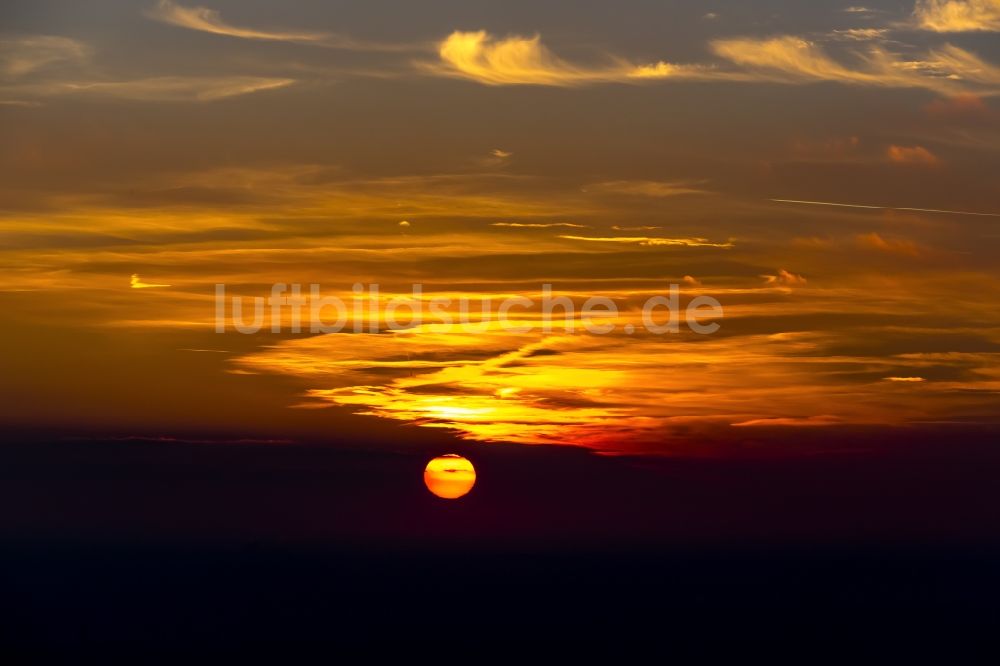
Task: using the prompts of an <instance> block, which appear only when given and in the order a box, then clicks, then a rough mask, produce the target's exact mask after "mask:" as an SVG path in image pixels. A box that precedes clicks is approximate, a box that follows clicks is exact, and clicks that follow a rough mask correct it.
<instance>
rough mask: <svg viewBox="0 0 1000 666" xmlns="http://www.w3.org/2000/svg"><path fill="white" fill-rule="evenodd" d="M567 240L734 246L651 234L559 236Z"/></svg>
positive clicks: (651, 244)
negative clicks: (598, 236)
mask: <svg viewBox="0 0 1000 666" xmlns="http://www.w3.org/2000/svg"><path fill="white" fill-rule="evenodd" d="M559 238H565V239H567V240H578V241H591V242H594V243H625V244H629V245H649V246H660V245H681V246H686V247H721V248H730V247H733V243H732V242H726V243H713V242H712V241H710V240H708V239H707V238H655V237H650V236H605V237H600V238H593V237H590V236H559Z"/></svg>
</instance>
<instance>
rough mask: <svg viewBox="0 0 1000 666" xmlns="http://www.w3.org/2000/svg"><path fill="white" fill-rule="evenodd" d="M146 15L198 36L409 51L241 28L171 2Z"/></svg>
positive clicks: (322, 35)
mask: <svg viewBox="0 0 1000 666" xmlns="http://www.w3.org/2000/svg"><path fill="white" fill-rule="evenodd" d="M147 15H148V16H149V17H150V18H152V19H155V20H157V21H161V22H163V23H169V24H170V25H175V26H178V27H181V28H187V29H188V30H197V31H199V32H207V33H211V34H213V35H224V36H226V37H236V38H239V39H255V40H262V41H272V42H292V43H299V44H313V45H316V46H325V47H329V48H341V49H350V50H362V51H399V50H407V49H409V48H412V47H410V46H406V45H393V44H376V43H373V42H364V41H360V40H356V39H353V38H351V37H348V36H346V35H338V34H334V33H330V32H313V31H308V30H282V29H270V30H266V29H261V28H245V27H240V26H236V25H233V24H231V23H228V22H226V21H224V20H223V19H222V15H221V14H220V13H219V12H218V11H217V10H214V9H208V8H206V7H185V6H183V5H178V4H177V3H175V2H171V0H160V2H159V3H158V4H157V5H156V7H155V8H153V9H151V10H150V11H149V12H147Z"/></svg>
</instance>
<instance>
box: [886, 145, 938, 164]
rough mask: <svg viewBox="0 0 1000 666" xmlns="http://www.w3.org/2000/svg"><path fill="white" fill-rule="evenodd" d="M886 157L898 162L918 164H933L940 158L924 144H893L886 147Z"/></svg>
mask: <svg viewBox="0 0 1000 666" xmlns="http://www.w3.org/2000/svg"><path fill="white" fill-rule="evenodd" d="M886 157H888V158H889V161H890V162H895V163H896V164H918V165H923V166H932V165H934V164H937V163H938V162H939V161H940V160H938V158H937V157H936V156H935V155H934V153H932V152H931V151H929V150H927V149H926V148H924V147H923V146H896V145H892V146H889V148H888V149H886Z"/></svg>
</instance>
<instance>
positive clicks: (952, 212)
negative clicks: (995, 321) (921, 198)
mask: <svg viewBox="0 0 1000 666" xmlns="http://www.w3.org/2000/svg"><path fill="white" fill-rule="evenodd" d="M768 201H774V202H775V203H790V204H804V205H806V206H837V207H839V208H866V209H868V210H908V211H910V212H915V213H944V214H946V215H975V216H976V217H1000V213H973V212H970V211H967V210H941V209H939V208H910V207H907V206H864V205H862V204H846V203H833V202H832V201H800V200H798V199H768Z"/></svg>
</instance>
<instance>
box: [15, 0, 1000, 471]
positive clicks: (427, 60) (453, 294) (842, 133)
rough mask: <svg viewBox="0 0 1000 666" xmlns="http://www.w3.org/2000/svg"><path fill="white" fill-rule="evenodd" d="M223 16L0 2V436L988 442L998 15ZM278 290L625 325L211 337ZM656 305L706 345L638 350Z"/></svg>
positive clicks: (308, 7) (607, 444)
mask: <svg viewBox="0 0 1000 666" xmlns="http://www.w3.org/2000/svg"><path fill="white" fill-rule="evenodd" d="M202 1H204V2H208V1H209V0H185V2H172V1H167V0H164V1H161V2H157V1H156V0H148V1H140V2H123V1H97V2H89V3H78V2H48V1H45V0H36V1H32V2H27V1H23V2H22V1H20V0H10V1H8V2H5V3H4V6H3V8H2V9H0V19H2V20H0V255H2V258H3V269H4V270H3V272H2V275H0V303H2V307H0V340H2V343H3V346H4V349H5V352H4V354H3V355H2V357H0V375H2V377H3V380H2V389H3V392H4V400H3V401H2V403H0V424H2V425H3V426H4V427H6V428H11V429H27V430H31V429H44V428H57V429H60V430H63V431H70V432H102V433H108V432H115V433H123V434H126V435H132V436H161V435H179V434H188V435H189V434H191V433H196V434H198V435H199V436H212V437H235V436H237V435H238V436H239V437H252V438H258V439H261V440H262V441H265V442H269V441H276V442H277V441H285V440H286V439H296V438H312V439H322V438H324V437H328V436H332V434H334V433H336V434H337V436H340V437H349V438H354V439H355V440H357V441H368V440H373V441H375V440H377V441H387V440H388V441H392V442H394V443H401V444H402V445H404V446H405V445H406V444H407V443H408V442H418V441H423V438H428V437H434V438H437V437H446V438H457V439H464V440H470V441H475V442H484V443H497V444H499V443H515V444H527V445H531V444H558V445H569V446H578V447H584V448H587V449H590V450H593V451H597V452H600V453H604V454H609V455H615V454H651V455H671V454H677V453H688V454H692V453H698V452H700V451H717V450H727V449H730V448H733V447H737V448H738V447H740V446H744V445H749V444H748V443H751V444H752V446H753V447H754V448H755V449H760V450H768V449H773V450H776V451H778V450H780V451H787V450H794V447H795V445H796V444H795V442H796V438H797V437H799V433H807V432H808V433H813V432H818V431H822V432H824V433H827V432H833V433H836V432H837V431H838V429H839V430H840V431H843V432H845V433H846V432H852V431H853V430H852V429H858V428H866V429H876V430H881V429H885V430H887V431H892V432H894V433H899V432H910V431H914V430H921V429H927V428H933V429H934V431H935V432H940V429H941V428H944V429H945V431H947V429H948V428H949V427H954V428H955V431H956V432H959V431H961V432H966V431H967V430H968V428H970V427H972V428H976V427H982V428H992V427H994V426H995V425H996V423H997V420H998V415H1000V410H998V407H1000V401H998V390H1000V314H998V308H997V304H998V301H1000V269H998V265H997V261H996V257H997V256H998V249H1000V227H998V225H1000V194H998V193H1000V182H998V180H1000V101H998V99H997V97H998V95H1000V40H998V39H997V36H998V35H997V33H1000V2H998V1H997V0H969V1H959V0H919V1H918V2H916V4H914V3H913V2H912V1H910V0H907V1H905V2H870V3H865V5H864V6H860V5H857V6H852V5H851V4H849V3H848V2H846V1H845V2H827V1H822V2H808V3H803V2H797V3H793V2H787V1H786V2H776V1H773V2H772V1H759V2H752V3H751V2H745V1H739V2H652V1H630V2H618V3H604V4H600V5H599V4H597V3H574V2H541V3H540V2H505V3H502V4H501V3H487V2H475V1H463V2H445V1H441V2H435V3H432V4H431V5H428V4H426V3H419V4H418V3H405V2H318V1H317V2H283V3H267V2H258V1H249V2H224V1H221V0H220V1H215V0H212V1H211V4H206V5H201V4H194V3H195V2H202ZM275 283H283V284H301V285H310V284H318V285H321V286H322V290H323V291H322V293H323V294H325V295H334V296H339V297H341V298H345V299H346V298H349V297H350V295H351V294H352V291H351V290H352V286H353V285H354V284H363V285H370V284H376V283H377V284H378V285H379V286H380V288H381V290H382V291H383V292H384V293H385V294H396V293H409V292H410V290H411V287H412V285H414V284H420V285H422V287H423V291H424V295H425V296H426V297H427V298H430V297H433V296H442V297H450V298H452V299H453V300H455V301H457V300H458V299H460V298H466V299H468V300H469V301H470V302H472V303H474V304H475V305H474V306H473V307H474V309H475V308H477V307H478V308H480V311H481V305H482V303H483V301H484V300H486V299H489V298H502V297H509V296H524V297H534V296H537V295H538V294H539V293H540V292H541V290H542V288H543V285H546V284H548V285H551V288H552V290H553V291H554V292H556V293H557V294H558V295H561V296H566V297H567V298H569V299H570V300H571V301H572V302H573V303H574V304H580V303H582V302H583V301H584V300H586V299H587V298H590V297H605V298H609V299H612V301H613V302H614V303H615V304H616V306H617V308H618V311H619V319H618V320H617V323H618V324H620V325H619V326H618V328H616V330H615V331H613V332H611V333H608V334H601V335H596V334H590V333H587V332H581V331H579V330H575V331H566V330H562V329H559V328H556V329H555V330H551V331H548V332H546V331H543V330H539V327H535V329H534V330H531V331H527V332H518V331H511V330H509V329H507V328H505V327H503V326H500V325H499V322H497V321H496V320H494V319H491V318H489V317H487V318H485V320H484V321H483V322H482V325H481V326H479V327H478V328H477V329H476V330H456V329H454V328H449V327H441V326H435V325H433V324H420V325H414V326H412V327H410V328H408V329H406V330H401V331H380V332H370V330H369V329H368V324H370V321H369V320H368V319H367V318H365V317H362V320H363V322H364V326H363V327H362V330H361V331H357V332H356V331H355V330H354V329H353V328H352V329H350V330H346V331H342V332H336V333H328V334H319V333H309V332H308V331H306V332H298V333H296V332H292V331H290V330H288V327H287V326H285V325H284V324H287V322H286V321H284V320H283V319H281V318H279V319H278V323H281V324H283V325H282V330H281V331H280V332H276V333H275V332H272V331H271V330H270V327H269V326H265V327H264V329H263V330H262V331H261V332H259V333H256V334H252V335H244V334H240V333H238V332H236V331H234V330H233V323H234V322H233V321H232V320H227V321H226V326H225V328H226V330H225V332H222V333H219V332H217V331H216V307H215V294H216V285H220V284H221V285H225V289H226V293H227V294H229V295H240V296H242V297H244V298H254V297H265V296H268V295H269V294H270V293H271V289H272V285H274V284H275ZM671 284H676V285H679V290H680V295H681V296H680V297H681V300H682V302H684V303H688V302H690V300H691V299H693V298H695V297H698V296H709V297H712V298H714V299H716V300H717V301H718V302H719V303H720V304H721V305H722V307H723V309H724V316H722V317H721V318H720V319H718V320H717V321H718V323H719V324H720V326H719V329H718V330H717V331H716V332H715V333H712V334H709V335H701V334H696V333H693V332H691V331H689V330H687V329H682V330H681V331H680V332H677V333H667V334H654V333H652V332H649V331H645V330H641V328H640V327H639V326H638V324H639V322H640V319H641V317H640V311H641V308H642V304H643V303H644V302H645V301H646V300H647V299H648V298H650V297H653V296H657V295H663V294H666V293H668V288H669V285H671ZM282 316H284V315H282ZM354 319H357V318H356V317H353V315H352V318H351V322H350V323H351V324H353V323H354ZM521 319H522V320H523V321H524V322H533V323H536V324H537V323H538V322H539V319H538V313H537V312H536V311H534V310H525V311H523V313H522V315H521ZM267 323H268V324H273V323H274V322H273V321H272V320H271V319H268V320H267ZM562 323H565V321H563V322H562ZM626 323H629V324H632V325H633V326H634V327H635V328H634V332H632V333H627V332H625V330H624V328H623V326H624V324H626ZM401 426H412V427H401ZM456 441H457V440H456Z"/></svg>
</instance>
